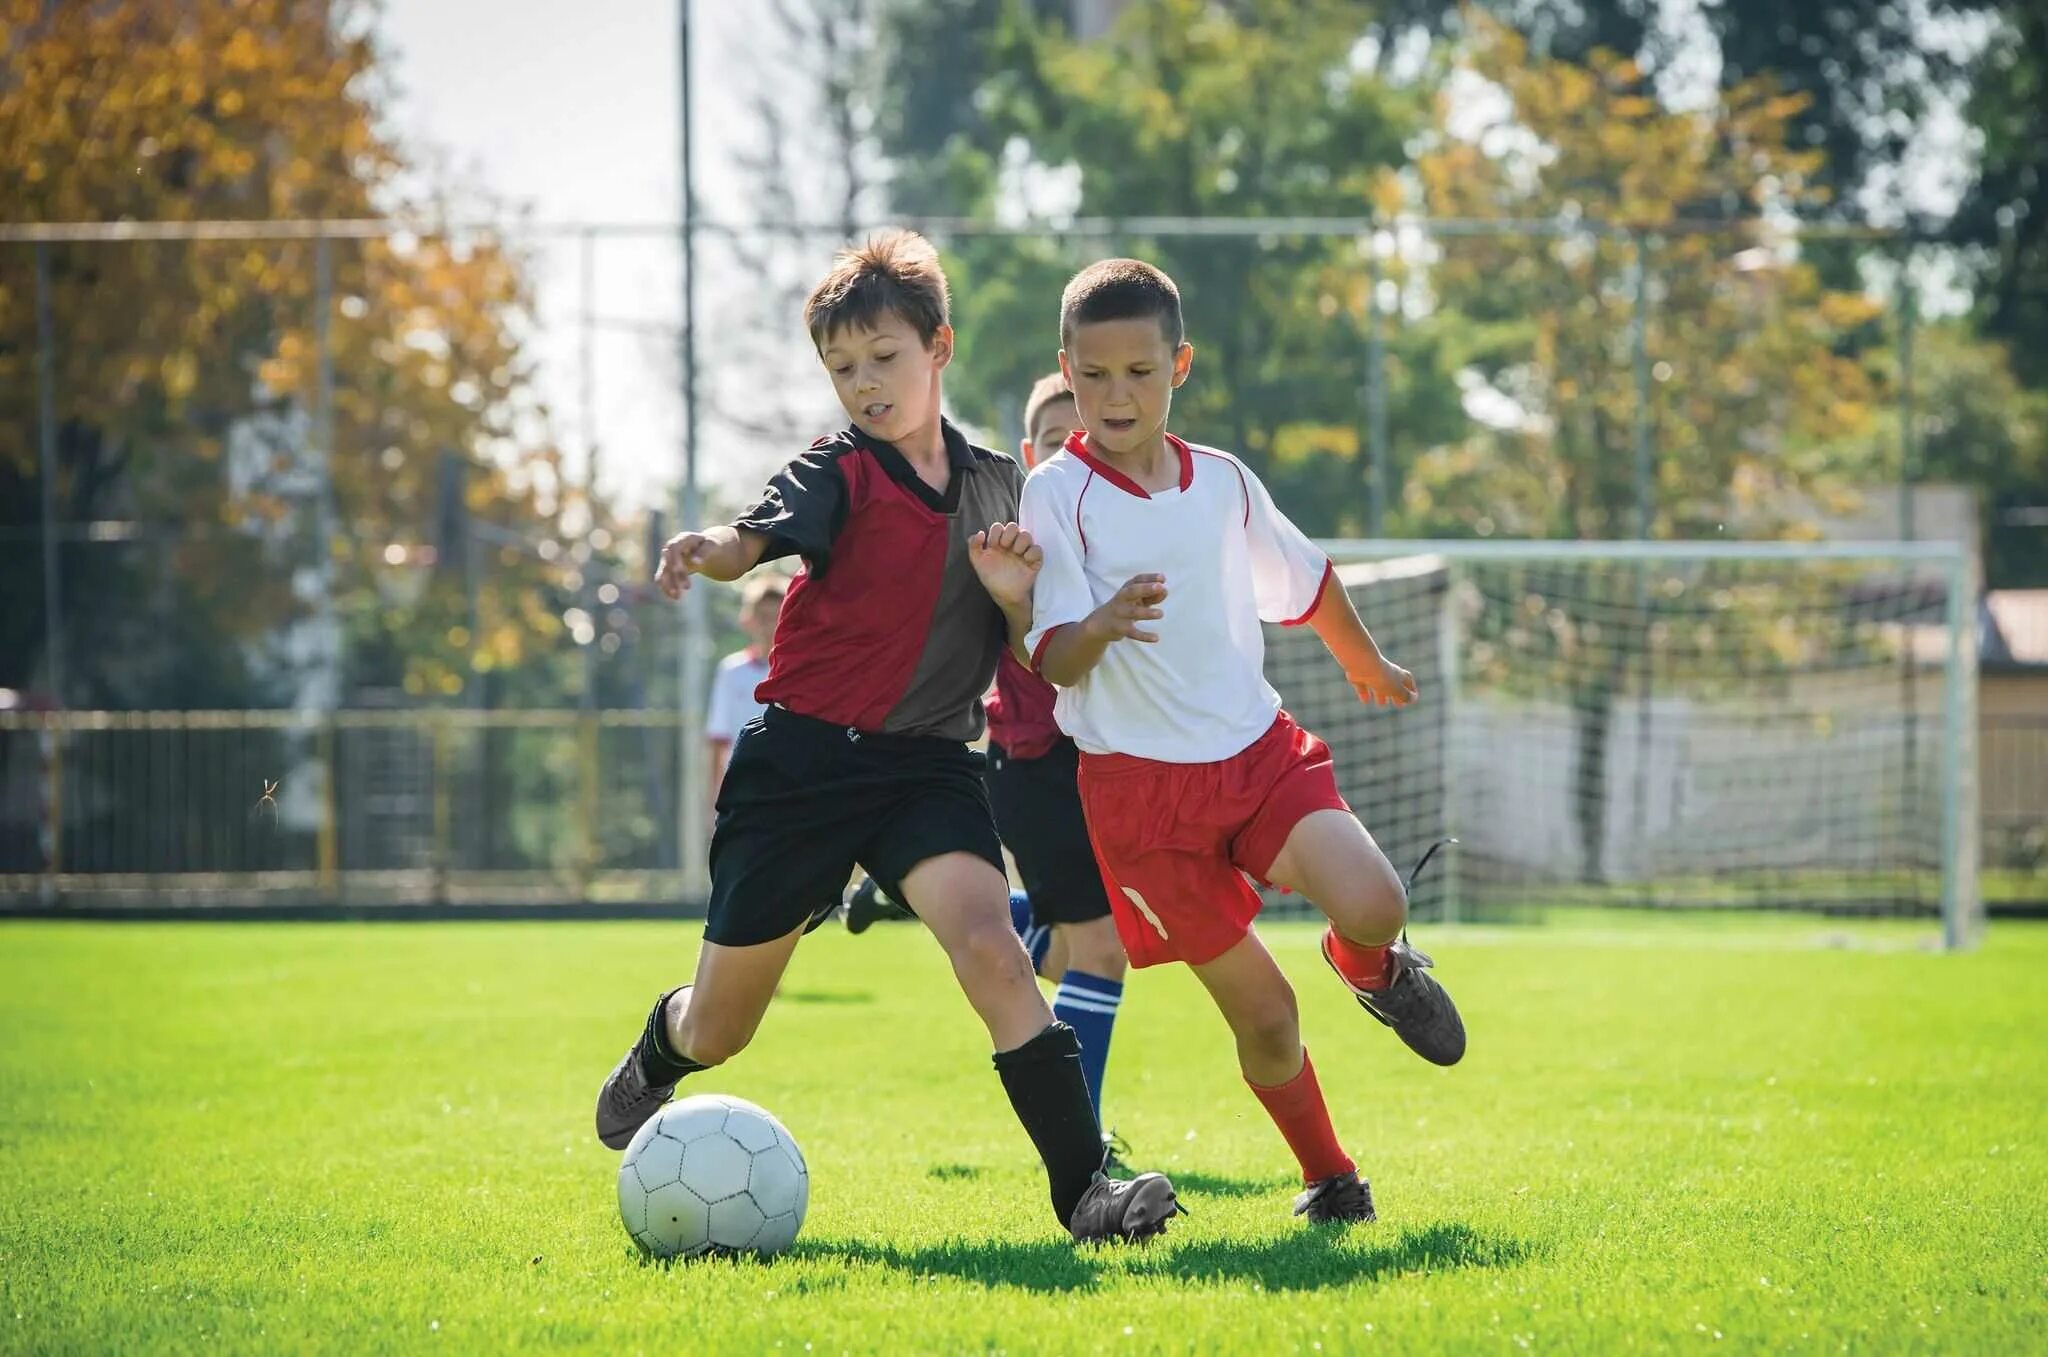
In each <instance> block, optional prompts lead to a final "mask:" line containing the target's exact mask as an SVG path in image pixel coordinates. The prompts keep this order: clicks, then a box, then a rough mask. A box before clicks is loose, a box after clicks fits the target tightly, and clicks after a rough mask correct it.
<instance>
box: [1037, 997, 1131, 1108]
mask: <svg viewBox="0 0 2048 1357" xmlns="http://www.w3.org/2000/svg"><path fill="white" fill-rule="evenodd" d="M1123 998H1124V987H1123V985H1122V984H1121V983H1119V982H1118V981H1115V980H1104V979H1103V978H1102V977H1101V976H1099V975H1090V974H1088V973H1087V972H1086V971H1068V972H1067V973H1066V974H1065V975H1063V976H1061V977H1060V987H1059V992H1058V993H1056V994H1054V995H1053V997H1052V1015H1053V1017H1055V1018H1058V1019H1059V1020H1060V1021H1061V1022H1063V1023H1065V1024H1066V1025H1067V1026H1069V1027H1071V1028H1073V1029H1074V1035H1075V1036H1077V1037H1079V1038H1080V1039H1081V1073H1082V1074H1083V1075H1085V1076H1086V1077H1087V1080H1088V1097H1089V1100H1090V1101H1091V1102H1093V1103H1094V1104H1095V1117H1096V1120H1098V1121H1099V1120H1101V1119H1102V1071H1103V1068H1104V1067H1105V1066H1107V1065H1108V1064H1109V1034H1110V1030H1111V1029H1112V1028H1113V1027H1115V1026H1116V1010H1117V1005H1118V1004H1120V1003H1122V1002H1123Z"/></svg>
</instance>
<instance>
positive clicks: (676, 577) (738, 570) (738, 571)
mask: <svg viewBox="0 0 2048 1357" xmlns="http://www.w3.org/2000/svg"><path fill="white" fill-rule="evenodd" d="M767 549H768V538H767V536H766V535H765V534H763V533H758V532H754V531H752V530H751V529H748V528H733V527H725V526H720V527H716V528H706V529H705V530H704V531H702V532H679V533H677V534H676V535H675V536H674V537H671V538H669V539H668V541H666V542H664V543H662V546H661V564H660V565H658V566H657V567H655V571H654V582H655V584H657V585H659V586H660V588H661V592H662V593H664V594H666V595H668V596H669V597H670V598H672V599H673V598H681V597H682V596H683V591H684V590H685V589H688V588H689V587H690V576H692V575H708V576H709V577H711V578H712V579H714V580H725V581H731V580H736V579H738V578H739V577H740V576H742V575H744V574H746V573H747V572H748V571H749V570H752V569H753V568H754V567H755V566H757V565H759V564H760V563H761V554H762V553H763V552H764V551H766V550H767Z"/></svg>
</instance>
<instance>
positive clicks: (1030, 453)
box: [1017, 434, 1038, 471]
mask: <svg viewBox="0 0 2048 1357" xmlns="http://www.w3.org/2000/svg"><path fill="white" fill-rule="evenodd" d="M1037 456H1038V449H1037V448H1036V447H1035V446H1033V444H1032V442H1031V435H1029V434H1026V435H1025V436H1024V437H1022V438H1020V439H1018V440H1017V460H1018V461H1019V462H1021V463H1022V464H1023V466H1024V469H1025V470H1026V471H1029V470H1030V469H1031V463H1032V459H1034V458H1035V457H1037Z"/></svg>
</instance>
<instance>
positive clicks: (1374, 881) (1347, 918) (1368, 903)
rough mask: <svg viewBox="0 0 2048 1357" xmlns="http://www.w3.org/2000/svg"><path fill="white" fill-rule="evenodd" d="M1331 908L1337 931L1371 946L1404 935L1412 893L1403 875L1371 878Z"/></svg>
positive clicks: (1383, 943)
mask: <svg viewBox="0 0 2048 1357" xmlns="http://www.w3.org/2000/svg"><path fill="white" fill-rule="evenodd" d="M1346 894H1347V898H1346V899H1344V900H1343V901H1342V902H1340V903H1338V907H1337V908H1333V909H1331V910H1330V911H1329V914H1330V918H1331V921H1332V922H1333V923H1335V924H1336V925H1337V931H1338V932H1340V933H1342V934H1343V935H1344V936H1345V937H1346V938H1348V939H1350V940H1351V941H1352V942H1355V943H1359V944H1361V945H1363V946H1367V947H1379V946H1384V945H1385V944H1387V943H1390V942H1392V941H1393V940H1394V939H1395V938H1397V937H1399V936H1401V929H1402V928H1403V927H1404V926H1405V925H1406V924H1407V922H1408V892H1407V891H1406V890H1404V889H1402V886H1401V882H1400V880H1399V878H1386V879H1378V878H1374V877H1367V878H1365V879H1364V880H1362V881H1360V882H1359V883H1358V885H1357V886H1356V888H1354V889H1353V890H1351V891H1349V892H1347V893H1346Z"/></svg>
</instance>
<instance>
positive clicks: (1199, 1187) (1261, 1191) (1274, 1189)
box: [1161, 1169, 1301, 1201]
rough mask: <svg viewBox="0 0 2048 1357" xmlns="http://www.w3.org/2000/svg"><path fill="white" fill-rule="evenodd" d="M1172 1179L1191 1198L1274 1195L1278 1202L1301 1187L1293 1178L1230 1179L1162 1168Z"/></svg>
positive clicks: (1290, 1197)
mask: <svg viewBox="0 0 2048 1357" xmlns="http://www.w3.org/2000/svg"><path fill="white" fill-rule="evenodd" d="M1161 1172H1163V1173H1165V1174H1166V1176H1167V1177H1169V1178H1171V1179H1173V1190H1174V1191H1175V1192H1177V1193H1179V1194H1180V1195H1181V1196H1183V1197H1186V1198H1187V1199H1188V1200H1190V1201H1195V1200H1198V1199H1200V1198H1202V1197H1259V1196H1264V1195H1266V1194H1268V1193H1270V1194H1272V1197H1273V1199H1274V1200H1275V1201H1280V1200H1283V1199H1287V1200H1291V1199H1292V1198H1293V1196H1294V1194H1295V1193H1297V1192H1299V1191H1301V1187H1300V1185H1299V1184H1297V1183H1296V1182H1295V1181H1294V1180H1293V1179H1292V1178H1231V1177H1228V1176H1226V1175H1224V1174H1221V1173H1197V1172H1193V1171H1191V1170H1188V1169H1162V1170H1161Z"/></svg>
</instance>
